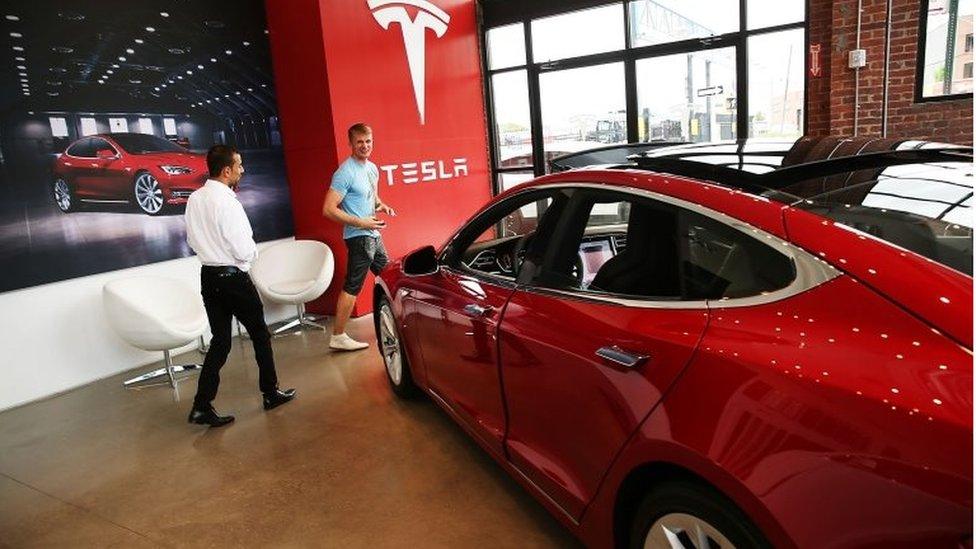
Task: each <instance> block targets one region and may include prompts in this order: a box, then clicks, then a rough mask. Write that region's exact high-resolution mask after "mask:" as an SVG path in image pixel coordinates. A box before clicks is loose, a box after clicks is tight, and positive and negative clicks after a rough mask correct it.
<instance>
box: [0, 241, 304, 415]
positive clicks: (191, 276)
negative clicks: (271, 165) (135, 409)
mask: <svg viewBox="0 0 976 549" xmlns="http://www.w3.org/2000/svg"><path fill="white" fill-rule="evenodd" d="M285 240H293V238H287V239H283V240H278V241H273V242H264V243H261V244H259V245H258V248H259V249H260V248H264V247H267V246H269V245H271V244H274V243H276V242H282V241H285ZM136 275H156V276H167V277H172V278H178V279H180V280H185V281H186V282H188V283H190V284H191V285H193V287H194V288H197V289H198V290H199V288H200V263H199V261H197V258H196V257H187V258H183V259H175V260H172V261H164V262H161V263H153V264H150V265H143V266H141V267H134V268H132V269H123V270H121V271H112V272H108V273H102V274H97V275H92V276H86V277H83V278H74V279H71V280H65V281H62V282H55V283H53V284H45V285H43V286H35V287H33V288H26V289H23V290H16V291H12V292H6V293H0V334H2V336H0V365H2V373H3V383H0V410H4V409H7V408H11V407H13V406H17V405H19V404H24V403H27V402H30V401H32V400H37V399H40V398H44V397H46V396H50V395H53V394H56V393H60V392H62V391H66V390H68V389H72V388H74V387H78V386H81V385H85V384H88V383H91V382H92V381H96V380H98V379H102V378H105V377H109V376H113V375H115V374H117V373H119V372H123V371H125V370H129V369H132V368H135V367H137V366H142V365H146V364H151V363H153V362H156V361H159V360H162V354H161V353H150V352H146V351H142V350H139V349H136V348H134V347H131V346H129V345H128V344H127V343H126V342H125V341H123V340H122V339H121V338H119V336H117V335H116V334H115V332H114V331H112V327H111V326H109V324H108V321H107V319H106V318H105V311H104V308H103V307H102V286H103V285H104V284H105V283H106V282H108V281H109V280H113V279H116V278H124V277H128V276H136ZM294 315H295V310H294V309H293V308H291V307H287V306H265V317H266V318H267V320H268V322H269V323H271V322H276V321H279V320H283V319H286V318H288V317H290V316H294ZM235 333H236V332H235ZM206 338H207V341H209V340H210V334H209V330H208V334H207V336H206ZM195 347H196V344H193V345H190V346H187V347H186V348H184V349H181V350H180V351H177V352H183V351H186V350H190V349H193V348H195Z"/></svg>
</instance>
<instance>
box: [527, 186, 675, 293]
mask: <svg viewBox="0 0 976 549" xmlns="http://www.w3.org/2000/svg"><path fill="white" fill-rule="evenodd" d="M559 233H560V235H561V238H560V239H558V240H557V242H556V244H555V245H554V246H553V247H552V248H553V249H552V250H551V252H550V254H549V255H548V256H547V258H546V259H545V260H544V263H543V268H542V269H541V270H540V273H539V276H538V277H536V279H535V280H533V281H532V284H533V285H536V286H542V287H548V288H553V289H558V290H564V291H573V292H580V293H582V294H593V295H613V296H623V297H631V298H643V299H664V300H673V299H680V298H681V284H680V276H679V264H680V261H679V251H678V242H677V235H678V224H677V212H676V209H675V208H674V207H673V206H670V205H668V204H663V203H659V202H655V201H652V200H649V199H645V198H642V197H636V196H633V195H628V194H625V193H615V192H604V191H601V192H588V193H582V194H580V195H579V198H578V200H576V201H574V204H573V205H571V206H570V208H569V213H568V214H567V216H566V221H565V223H564V224H563V225H562V227H560V229H559Z"/></svg>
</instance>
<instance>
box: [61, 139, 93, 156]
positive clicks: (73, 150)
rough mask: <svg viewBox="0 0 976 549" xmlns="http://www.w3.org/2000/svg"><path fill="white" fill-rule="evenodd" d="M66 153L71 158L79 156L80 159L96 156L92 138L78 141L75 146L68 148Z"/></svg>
mask: <svg viewBox="0 0 976 549" xmlns="http://www.w3.org/2000/svg"><path fill="white" fill-rule="evenodd" d="M65 152H66V153H67V154H69V155H71V156H77V157H78V158H91V157H94V156H95V153H94V151H93V150H92V147H91V139H90V138H89V139H81V140H79V141H76V142H75V143H74V144H73V145H71V146H70V147H68V150H67V151H65Z"/></svg>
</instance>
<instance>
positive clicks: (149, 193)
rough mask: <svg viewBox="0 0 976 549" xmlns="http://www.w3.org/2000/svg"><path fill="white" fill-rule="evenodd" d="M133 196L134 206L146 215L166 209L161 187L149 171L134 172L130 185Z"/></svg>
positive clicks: (156, 213)
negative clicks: (134, 175)
mask: <svg viewBox="0 0 976 549" xmlns="http://www.w3.org/2000/svg"><path fill="white" fill-rule="evenodd" d="M132 194H133V198H134V199H135V201H136V206H138V207H139V209H140V210H142V213H144V214H147V215H159V214H161V213H163V210H165V209H166V200H165V199H164V198H163V188H162V186H160V184H159V180H157V179H156V177H155V176H153V174H151V173H149V172H145V171H143V172H139V173H137V174H136V178H135V180H133V185H132Z"/></svg>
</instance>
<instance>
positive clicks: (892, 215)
mask: <svg viewBox="0 0 976 549" xmlns="http://www.w3.org/2000/svg"><path fill="white" fill-rule="evenodd" d="M783 191H786V192H788V193H790V194H792V195H794V196H796V197H798V198H801V200H799V201H797V202H796V203H795V204H794V206H796V207H798V208H801V209H804V210H807V211H810V212H813V213H816V214H818V215H822V216H824V217H828V218H830V219H833V220H834V221H836V222H837V223H841V224H843V225H846V226H848V227H851V228H854V229H857V230H859V231H862V232H864V233H868V234H871V235H873V236H875V237H877V238H880V239H882V240H885V241H887V242H890V243H892V244H895V245H896V246H900V247H902V248H905V249H908V250H911V251H913V252H915V253H917V254H920V255H922V256H925V257H927V258H929V259H931V260H933V261H937V262H939V263H941V264H943V265H945V266H947V267H950V268H952V269H955V270H957V271H959V272H962V273H965V274H967V275H969V276H972V274H973V210H972V201H973V165H972V163H970V162H939V163H926V164H905V165H900V166H890V167H887V168H884V169H883V170H861V171H857V172H848V173H844V174H838V175H832V176H830V177H821V178H816V179H811V180H807V181H802V182H800V183H796V184H793V185H790V186H789V187H788V188H785V189H783Z"/></svg>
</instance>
